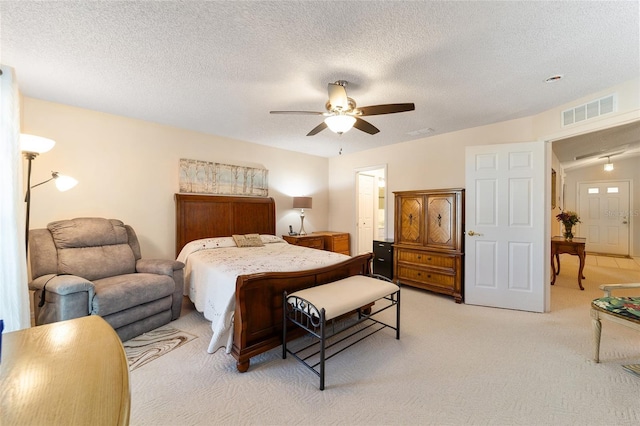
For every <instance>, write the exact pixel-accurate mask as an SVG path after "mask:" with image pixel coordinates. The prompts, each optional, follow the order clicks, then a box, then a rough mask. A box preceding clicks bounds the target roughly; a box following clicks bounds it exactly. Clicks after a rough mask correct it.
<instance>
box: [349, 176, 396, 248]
mask: <svg viewBox="0 0 640 426" xmlns="http://www.w3.org/2000/svg"><path fill="white" fill-rule="evenodd" d="M355 187H356V198H355V204H356V209H355V210H356V219H357V226H356V235H355V237H356V254H362V253H368V252H371V250H372V248H373V241H374V240H380V239H382V240H384V239H385V238H386V236H387V227H388V221H387V166H386V165H378V166H372V167H366V168H361V169H357V170H356V185H355Z"/></svg>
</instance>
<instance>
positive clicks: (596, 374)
mask: <svg viewBox="0 0 640 426" xmlns="http://www.w3.org/2000/svg"><path fill="white" fill-rule="evenodd" d="M561 257H562V260H561V262H562V273H561V274H560V275H559V276H558V279H557V281H556V285H555V286H553V287H552V288H551V308H552V311H551V312H550V313H546V314H536V313H530V312H520V311H511V310H505V309H494V308H485V307H480V306H471V305H465V304H462V305H457V304H455V303H454V302H453V301H452V299H450V298H448V297H443V296H438V295H435V294H433V293H429V292H426V291H421V290H416V289H413V288H410V287H404V288H403V290H402V333H401V339H400V340H395V339H394V336H393V332H392V331H391V330H385V331H381V332H380V333H377V334H375V335H374V336H372V337H370V338H368V339H366V340H364V341H362V342H360V343H358V344H357V345H356V346H354V347H352V348H350V349H348V350H347V351H345V352H343V353H341V354H340V355H338V356H336V357H334V358H332V359H331V360H330V361H329V362H328V365H327V376H326V389H325V390H324V391H319V390H318V378H317V376H315V375H314V374H313V373H312V372H310V371H309V370H308V369H306V368H305V367H304V366H302V365H301V364H299V363H298V362H297V361H295V360H294V359H293V358H292V357H289V358H288V359H286V360H282V359H281V353H280V348H276V349H274V350H272V351H269V352H267V353H265V354H262V355H260V356H258V357H255V358H254V359H252V364H251V368H250V369H249V372H247V373H244V374H242V373H238V372H237V371H236V368H235V360H234V359H233V358H232V357H231V356H230V355H227V354H225V353H224V351H223V350H222V351H218V352H216V353H214V354H207V352H206V349H207V345H208V342H209V339H210V337H211V326H210V323H209V322H208V321H206V320H205V319H204V318H203V317H202V315H201V314H199V313H198V312H195V311H193V308H192V307H191V305H190V303H188V302H186V304H185V310H184V312H183V316H182V317H181V318H180V319H178V320H177V321H174V322H172V323H171V326H172V327H174V328H177V329H180V330H184V331H186V332H189V333H192V334H194V335H197V336H199V337H200V338H199V339H195V340H193V341H191V342H190V343H189V344H187V345H184V346H182V347H179V348H177V349H175V350H173V351H171V352H169V353H168V354H166V355H164V356H162V357H160V358H158V359H156V360H154V361H153V362H150V363H148V364H146V365H143V366H142V367H140V368H138V369H136V370H135V371H133V372H132V373H131V378H130V381H131V391H132V407H131V424H132V425H226V424H256V425H284V424H297V425H324V424H339V425H365V424H366V425H372V424H374V425H383V424H384V425H399V424H403V425H404V424H421V425H463V424H488V425H637V424H640V377H639V376H636V375H635V374H632V373H631V372H629V371H627V370H625V369H624V368H623V367H622V366H623V365H629V364H638V363H639V362H640V335H639V334H638V333H637V332H636V331H634V330H631V329H629V328H626V327H623V326H620V325H618V324H614V323H611V322H608V321H603V326H602V329H603V331H602V345H601V354H600V359H601V363H600V364H596V363H594V362H593V361H591V359H592V352H593V342H592V329H591V319H590V316H589V304H590V302H591V300H592V299H594V298H597V297H600V296H601V295H602V292H601V291H600V290H599V289H598V285H600V284H603V283H617V282H640V267H638V265H637V264H636V267H637V269H636V268H635V267H632V266H630V269H626V268H621V267H615V268H614V267H609V266H606V265H605V266H603V265H598V264H597V263H595V260H594V259H589V258H587V266H586V267H585V271H584V274H585V276H586V277H587V279H586V280H583V285H584V286H585V291H580V290H579V289H578V285H577V281H576V273H577V263H576V262H575V261H576V260H577V259H576V258H575V257H570V256H568V255H562V256H561ZM631 262H633V260H631ZM629 265H631V264H629ZM621 294H624V293H621ZM388 314H389V315H393V313H392V312H388ZM383 315H387V312H385V313H384V314H383Z"/></svg>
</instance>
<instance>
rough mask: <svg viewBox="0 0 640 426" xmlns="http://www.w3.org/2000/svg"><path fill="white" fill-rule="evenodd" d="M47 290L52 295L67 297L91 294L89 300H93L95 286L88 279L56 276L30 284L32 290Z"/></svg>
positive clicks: (45, 277)
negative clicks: (84, 293)
mask: <svg viewBox="0 0 640 426" xmlns="http://www.w3.org/2000/svg"><path fill="white" fill-rule="evenodd" d="M45 285H46V290H47V291H50V292H52V293H56V294H59V295H61V296H65V295H67V294H72V293H79V292H81V291H86V292H89V300H91V299H93V294H94V290H95V287H94V284H93V283H92V282H91V281H89V280H87V279H86V278H82V277H78V276H77V275H56V274H47V275H42V276H41V277H38V278H36V279H35V280H33V281H31V282H30V283H29V289H30V290H43V289H44V288H45Z"/></svg>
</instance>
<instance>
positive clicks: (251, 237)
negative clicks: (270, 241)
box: [232, 234, 264, 247]
mask: <svg viewBox="0 0 640 426" xmlns="http://www.w3.org/2000/svg"><path fill="white" fill-rule="evenodd" d="M232 237H233V240H234V241H235V242H236V245H237V246H238V247H262V246H263V245H264V244H263V243H262V239H261V238H260V235H259V234H246V235H232Z"/></svg>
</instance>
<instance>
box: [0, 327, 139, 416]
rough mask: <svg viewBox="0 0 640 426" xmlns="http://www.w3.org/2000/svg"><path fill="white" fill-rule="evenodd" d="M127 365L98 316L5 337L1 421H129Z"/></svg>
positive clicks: (117, 341)
mask: <svg viewBox="0 0 640 426" xmlns="http://www.w3.org/2000/svg"><path fill="white" fill-rule="evenodd" d="M130 404H131V395H130V393H129V367H128V364H127V358H126V355H125V352H124V348H123V346H122V342H121V341H120V339H119V338H118V335H117V334H116V332H115V331H114V330H113V328H111V326H110V325H109V324H107V322H106V321H105V320H103V319H102V318H101V317H99V316H87V317H83V318H77V319H73V320H69V321H61V322H56V323H53V324H47V325H42V326H38V327H32V328H29V329H25V330H20V331H14V332H11V333H5V334H4V335H3V336H2V360H1V362H0V424H2V425H5V424H6V425H35V424H37V425H76V424H83V425H85V424H86V425H127V424H128V423H129V410H130Z"/></svg>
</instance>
